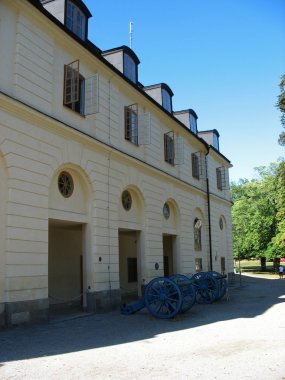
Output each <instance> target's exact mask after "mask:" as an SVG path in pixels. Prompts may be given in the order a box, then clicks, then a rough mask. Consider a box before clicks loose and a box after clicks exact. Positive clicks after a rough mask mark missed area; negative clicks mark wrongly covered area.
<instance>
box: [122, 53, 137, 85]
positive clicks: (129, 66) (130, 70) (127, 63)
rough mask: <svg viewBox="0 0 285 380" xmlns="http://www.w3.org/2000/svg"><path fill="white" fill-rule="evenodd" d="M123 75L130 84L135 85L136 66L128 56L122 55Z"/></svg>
mask: <svg viewBox="0 0 285 380" xmlns="http://www.w3.org/2000/svg"><path fill="white" fill-rule="evenodd" d="M124 74H125V76H126V77H127V78H129V79H130V80H131V81H132V82H134V83H136V82H137V78H136V64H135V62H134V60H133V59H132V58H131V57H130V56H129V55H128V54H124Z"/></svg>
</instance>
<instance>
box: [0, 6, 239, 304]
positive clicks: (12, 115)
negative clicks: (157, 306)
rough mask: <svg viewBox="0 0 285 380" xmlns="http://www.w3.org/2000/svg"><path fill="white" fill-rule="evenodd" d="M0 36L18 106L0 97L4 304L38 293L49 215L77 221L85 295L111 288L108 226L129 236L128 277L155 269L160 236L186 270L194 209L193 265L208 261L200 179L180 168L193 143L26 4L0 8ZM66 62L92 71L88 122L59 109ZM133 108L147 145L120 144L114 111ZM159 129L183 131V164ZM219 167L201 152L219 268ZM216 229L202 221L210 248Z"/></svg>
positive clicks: (224, 211)
mask: <svg viewBox="0 0 285 380" xmlns="http://www.w3.org/2000/svg"><path fill="white" fill-rule="evenodd" d="M15 4H16V5H15ZM16 6H17V7H18V8H15V7H16ZM0 31H1V33H0V56H1V60H0V91H2V92H4V93H6V94H8V95H9V96H14V97H15V98H17V99H18V100H20V101H21V102H18V101H17V100H14V99H13V98H11V97H7V96H6V95H4V94H1V93H0V151H1V152H2V153H3V157H4V159H5V162H6V168H7V170H6V171H7V174H6V176H7V177H8V178H9V190H8V192H7V197H8V199H7V202H6V207H7V215H9V216H8V217H7V218H6V219H5V220H6V222H5V223H3V227H1V228H0V230H1V232H0V233H1V235H0V236H4V234H5V229H6V231H7V232H6V241H5V243H2V244H5V247H6V272H5V275H6V291H7V301H8V302H12V301H23V300H36V299H42V298H47V296H48V243H49V238H48V220H49V219H60V220H68V221H73V222H78V223H85V229H86V231H87V232H86V238H85V237H84V239H83V240H84V245H85V247H86V248H85V249H86V252H87V253H86V273H87V276H86V279H85V288H87V287H88V286H90V291H103V290H108V289H110V288H111V289H119V286H120V285H119V242H118V230H119V229H120V228H128V229H133V230H140V231H141V233H140V249H141V253H142V254H141V257H140V265H141V268H142V269H141V279H140V281H143V280H145V282H147V281H148V280H149V279H151V278H153V277H155V276H158V275H162V274H163V244H162V235H163V233H169V234H174V235H176V236H177V237H176V244H177V248H176V249H177V252H178V253H179V262H178V263H177V265H178V268H177V269H179V270H181V271H183V273H188V272H194V271H195V257H197V255H198V253H196V252H194V238H193V221H194V219H195V216H196V210H198V209H199V210H200V212H201V215H202V216H203V218H204V220H205V227H203V235H202V236H203V241H202V244H203V245H202V246H203V251H202V252H201V253H199V255H200V254H201V255H202V256H201V257H203V263H204V267H205V263H208V262H209V257H208V252H209V241H208V232H207V229H208V224H207V197H206V193H205V191H206V181H205V180H204V179H201V180H200V181H197V180H196V179H193V177H192V172H191V153H193V152H197V151H201V150H204V151H205V147H204V146H203V144H201V142H200V141H198V140H197V139H195V137H193V136H192V135H190V134H189V133H188V132H187V131H186V130H184V129H183V128H181V126H179V125H178V124H177V123H176V122H175V121H174V120H172V119H171V118H170V117H169V116H167V115H166V114H165V113H164V112H163V111H161V110H159V109H158V108H157V107H156V106H155V105H154V104H153V103H152V102H150V101H149V100H148V99H146V98H145V97H143V96H142V95H141V94H140V93H139V92H138V91H136V90H135V89H134V88H133V87H132V86H131V85H129V84H128V83H127V82H125V81H124V80H123V79H121V78H119V77H116V75H115V74H114V72H112V71H111V70H110V69H109V68H107V67H105V66H104V65H103V64H102V63H101V62H100V61H99V60H97V59H96V58H94V57H93V56H92V55H91V54H90V53H89V52H86V50H85V49H84V48H83V47H82V46H80V45H79V44H78V43H77V42H76V41H75V40H73V39H72V38H71V37H69V36H67V35H65V34H64V33H63V32H62V31H61V30H60V29H59V28H56V27H55V26H53V25H52V23H51V22H50V21H49V20H47V19H46V18H45V17H44V16H43V15H42V14H41V13H40V12H38V11H37V10H36V9H35V8H34V7H32V6H31V5H29V4H28V2H26V1H21V2H19V1H17V2H11V1H8V0H3V1H2V2H1V3H0ZM2 57H3V59H2ZM78 58H80V72H81V73H82V75H83V76H84V77H85V78H87V77H89V76H92V75H93V74H94V73H96V72H98V73H99V76H100V84H99V88H100V99H99V110H100V112H99V113H97V114H96V115H91V116H88V117H82V116H81V115H78V114H76V113H75V112H73V111H71V110H70V109H68V108H67V107H65V106H63V95H62V94H63V72H64V64H67V63H69V62H71V61H74V60H75V59H78ZM7 62H9V64H8V65H7ZM23 102H24V103H27V104H28V105H29V106H32V107H27V106H26V105H25V104H23ZM133 103H138V104H139V113H140V112H150V113H151V117H152V130H151V144H150V145H146V146H139V147H137V146H134V145H133V144H131V143H129V142H128V141H126V140H125V139H124V116H123V115H124V106H125V105H129V104H133ZM36 109H37V110H39V111H40V112H37V111H36ZM47 115H48V116H47ZM49 116H52V118H51V117H49ZM169 130H174V132H175V135H176V136H178V135H179V136H182V137H183V138H184V143H185V144H184V164H183V165H179V166H174V167H173V166H171V165H169V164H168V163H165V162H164V153H163V135H164V133H166V132H168V131H169ZM82 132H83V133H82ZM102 142H103V143H102ZM204 153H205V152H204ZM221 165H226V166H228V162H227V161H225V160H224V159H223V158H222V157H221V156H219V155H217V154H215V153H214V152H211V153H210V154H209V156H208V172H209V175H210V177H209V181H210V191H211V193H212V195H211V220H212V223H213V225H215V223H218V220H219V217H220V215H223V216H224V218H225V221H226V225H227V241H228V247H229V249H228V270H229V271H231V270H233V263H232V243H231V216H230V207H231V204H230V202H229V200H230V196H229V190H223V191H220V190H218V189H217V188H216V167H219V166H221ZM60 170H68V171H70V172H71V173H72V175H73V177H74V180H75V183H76V188H75V192H74V195H73V196H72V197H71V198H69V199H63V197H62V196H61V195H60V194H59V193H58V189H57V182H56V181H57V175H58V173H59V172H60ZM1 176H2V177H3V169H2V172H1ZM2 177H1V178H2ZM1 182H2V181H1ZM1 186H3V182H2V185H1ZM124 189H129V190H130V191H131V192H132V195H133V198H134V208H133V209H132V210H130V212H129V214H128V215H127V214H126V213H125V212H124V210H122V208H121V203H120V199H121V194H122V191H123V190H124ZM167 200H170V201H171V202H170V203H171V207H172V208H173V215H175V217H174V218H173V219H170V220H169V222H167V223H166V222H165V221H164V220H163V215H162V208H163V204H164V202H166V201H167ZM2 215H3V212H2ZM0 217H1V214H0ZM2 217H3V216H2ZM216 233H217V231H216V230H215V228H214V229H213V245H214V249H216V250H218V249H219V248H218V247H219V244H220V243H219V238H218V237H216ZM1 249H2V252H3V248H1ZM0 252H1V251H0ZM0 257H1V256H0ZM199 257H200V256H199ZM100 258H101V260H99V259H100ZM2 260H3V254H2ZM156 263H158V264H159V270H156V269H155V264H156ZM0 273H1V272H0ZM0 276H1V274H0ZM2 278H3V272H2ZM0 281H1V277H0ZM2 281H3V280H2Z"/></svg>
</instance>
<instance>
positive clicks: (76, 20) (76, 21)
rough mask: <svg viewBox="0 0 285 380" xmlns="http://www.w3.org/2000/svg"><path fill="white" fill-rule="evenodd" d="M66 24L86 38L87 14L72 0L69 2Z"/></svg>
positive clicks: (78, 34) (79, 35)
mask: <svg viewBox="0 0 285 380" xmlns="http://www.w3.org/2000/svg"><path fill="white" fill-rule="evenodd" d="M66 26H67V28H68V29H69V30H71V31H72V32H73V33H75V34H76V35H77V36H78V37H80V38H81V39H82V40H84V39H85V15H84V14H83V13H82V12H81V10H80V9H79V8H78V7H77V6H76V5H75V4H73V3H72V2H71V1H68V2H67V16H66Z"/></svg>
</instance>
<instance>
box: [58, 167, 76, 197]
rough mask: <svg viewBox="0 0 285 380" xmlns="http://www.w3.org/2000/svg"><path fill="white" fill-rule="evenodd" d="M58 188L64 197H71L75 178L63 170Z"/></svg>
mask: <svg viewBox="0 0 285 380" xmlns="http://www.w3.org/2000/svg"><path fill="white" fill-rule="evenodd" d="M57 185H58V190H59V192H60V194H61V195H62V196H63V197H64V198H69V197H70V196H71V195H72V193H73V189H74V184H73V179H72V177H71V175H70V174H69V173H67V172H61V173H60V174H59V176H58V181H57Z"/></svg>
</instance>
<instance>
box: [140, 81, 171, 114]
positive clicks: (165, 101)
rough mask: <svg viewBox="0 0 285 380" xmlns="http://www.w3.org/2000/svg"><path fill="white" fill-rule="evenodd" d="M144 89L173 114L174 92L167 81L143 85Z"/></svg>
mask: <svg viewBox="0 0 285 380" xmlns="http://www.w3.org/2000/svg"><path fill="white" fill-rule="evenodd" d="M143 89H144V91H145V92H146V93H147V94H148V95H149V96H151V97H152V98H153V99H154V100H155V101H157V103H159V104H160V105H161V106H162V107H163V108H164V109H165V110H166V111H168V112H169V113H171V114H172V96H173V92H172V91H171V89H170V88H169V87H168V86H167V84H165V83H158V84H153V85H151V86H146V87H143Z"/></svg>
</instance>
